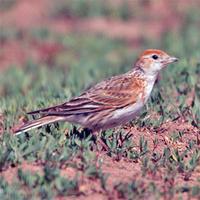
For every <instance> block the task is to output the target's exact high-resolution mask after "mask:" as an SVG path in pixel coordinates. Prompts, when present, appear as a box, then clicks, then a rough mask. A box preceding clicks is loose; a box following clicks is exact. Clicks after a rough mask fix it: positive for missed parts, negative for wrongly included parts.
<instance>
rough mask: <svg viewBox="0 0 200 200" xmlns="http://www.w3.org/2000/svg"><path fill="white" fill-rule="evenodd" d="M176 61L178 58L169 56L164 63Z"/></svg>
mask: <svg viewBox="0 0 200 200" xmlns="http://www.w3.org/2000/svg"><path fill="white" fill-rule="evenodd" d="M177 61H178V58H176V57H171V56H170V57H169V58H168V59H167V60H166V63H167V64H170V63H173V62H177Z"/></svg>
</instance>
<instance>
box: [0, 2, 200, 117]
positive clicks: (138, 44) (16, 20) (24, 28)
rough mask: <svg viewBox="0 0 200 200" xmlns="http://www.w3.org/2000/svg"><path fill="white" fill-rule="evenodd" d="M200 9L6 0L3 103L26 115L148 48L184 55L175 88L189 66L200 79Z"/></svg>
mask: <svg viewBox="0 0 200 200" xmlns="http://www.w3.org/2000/svg"><path fill="white" fill-rule="evenodd" d="M199 6H200V1H199V0H191V1H190V2H188V0H180V1H174V0H168V1H164V0H115V1H112V0H96V1H95V0H73V1H72V0H71V1H70V0H57V1H54V0H35V1H31V0H0V19H1V20H0V70H1V73H0V95H1V96H3V97H4V98H5V101H3V100H2V101H1V104H2V105H3V106H4V107H7V109H9V107H11V108H10V112H11V113H17V111H19V113H21V114H23V112H25V111H26V110H28V109H31V110H32V109H35V108H38V107H40V106H44V105H45V106H47V105H48V100H50V102H49V104H51V105H52V103H58V102H62V101H63V100H66V98H70V97H71V96H73V95H77V94H78V93H79V92H80V91H81V90H83V89H84V88H86V87H88V86H89V85H91V84H93V83H94V82H97V81H99V80H101V79H103V78H105V77H108V76H111V75H113V74H118V73H123V72H125V71H127V70H129V69H130V68H131V65H132V63H133V62H134V60H135V59H136V56H138V54H139V53H141V51H142V50H144V49H147V48H159V49H163V50H165V51H167V52H168V53H169V54H171V55H174V56H177V57H179V58H180V62H179V63H178V64H176V68H174V66H170V67H169V68H168V70H167V71H166V73H165V78H166V79H165V81H166V80H167V82H168V87H170V86H171V85H170V81H171V80H173V78H172V77H170V76H171V75H172V74H173V75H175V76H176V77H177V76H179V75H180V74H181V73H182V72H183V70H184V69H187V70H186V71H187V73H191V74H192V76H191V77H192V78H193V79H194V80H193V82H195V81H196V80H197V79H196V78H197V75H198V73H199V72H198V70H199V64H198V63H199V58H200V45H199V43H200V31H199V28H200V12H199V11H198V8H199ZM80 75H81V76H80ZM195 77H196V78H195ZM176 81H177V82H178V80H176ZM179 81H180V82H181V81H183V79H180V80H179ZM163 83H164V82H163ZM171 84H172V85H173V84H174V81H171ZM177 87H179V86H177ZM182 87H183V86H181V89H180V88H179V90H183V88H184V89H185V86H184V87H183V88H182ZM177 90H178V89H177ZM24 96H26V98H22V97H24ZM10 97H12V98H13V97H14V100H13V102H12V103H11V102H10V100H11V99H10ZM40 97H41V98H40ZM6 99H9V101H8V100H6ZM52 101H53V102H52ZM16 102H17V104H18V106H17V107H16V106H15V105H16ZM30 102H34V104H33V105H32V106H30ZM8 104H9V105H8ZM12 104H13V106H10V105H12ZM3 106H1V107H3ZM1 109H2V110H3V111H4V109H3V108H1ZM3 111H2V112H3ZM8 113H9V112H8Z"/></svg>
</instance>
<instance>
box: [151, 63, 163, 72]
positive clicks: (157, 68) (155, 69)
mask: <svg viewBox="0 0 200 200" xmlns="http://www.w3.org/2000/svg"><path fill="white" fill-rule="evenodd" d="M151 69H152V71H159V70H161V65H160V63H153V64H152V66H151Z"/></svg>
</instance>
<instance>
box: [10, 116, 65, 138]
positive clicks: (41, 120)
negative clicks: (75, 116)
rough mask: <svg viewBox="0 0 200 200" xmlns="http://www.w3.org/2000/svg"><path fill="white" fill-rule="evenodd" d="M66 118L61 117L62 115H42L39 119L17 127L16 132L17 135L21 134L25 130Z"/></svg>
mask: <svg viewBox="0 0 200 200" xmlns="http://www.w3.org/2000/svg"><path fill="white" fill-rule="evenodd" d="M63 120H64V118H63V117H60V116H45V117H41V118H39V119H36V120H32V121H30V122H28V123H26V124H24V125H21V126H20V127H18V128H16V129H15V130H14V134H15V135H20V134H21V133H23V132H26V131H29V130H32V129H34V128H37V127H40V126H43V125H46V124H50V123H54V122H57V121H63Z"/></svg>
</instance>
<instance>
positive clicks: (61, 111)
mask: <svg viewBox="0 0 200 200" xmlns="http://www.w3.org/2000/svg"><path fill="white" fill-rule="evenodd" d="M145 84H146V82H145V80H144V78H143V77H140V76H135V75H134V74H133V73H126V74H124V75H119V76H115V77H112V78H110V79H108V80H105V81H103V82H101V83H99V84H97V85H95V86H94V87H92V88H91V89H89V90H87V91H86V92H84V93H83V94H82V95H80V96H79V97H77V98H74V99H72V100H70V101H68V102H66V103H64V104H61V105H58V106H54V107H50V108H46V109H42V110H37V111H33V112H30V113H28V114H36V113H41V114H47V115H74V114H86V113H91V112H99V111H102V110H106V109H115V108H122V107H125V106H127V105H129V104H134V103H135V102H136V101H137V99H138V95H139V94H143V92H144V87H145Z"/></svg>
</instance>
